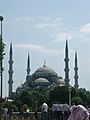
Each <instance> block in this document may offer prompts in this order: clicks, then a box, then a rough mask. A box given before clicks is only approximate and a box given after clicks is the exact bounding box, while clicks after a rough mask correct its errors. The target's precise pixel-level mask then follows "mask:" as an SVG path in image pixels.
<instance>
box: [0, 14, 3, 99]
mask: <svg viewBox="0 0 90 120" xmlns="http://www.w3.org/2000/svg"><path fill="white" fill-rule="evenodd" d="M0 21H1V55H0V56H1V64H0V65H1V66H0V67H1V97H2V71H3V67H2V59H3V58H2V52H3V51H2V47H3V46H2V44H3V42H2V21H3V17H2V16H0Z"/></svg>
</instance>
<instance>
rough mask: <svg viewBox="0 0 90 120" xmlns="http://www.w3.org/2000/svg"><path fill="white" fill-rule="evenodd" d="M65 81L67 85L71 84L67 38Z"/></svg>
mask: <svg viewBox="0 0 90 120" xmlns="http://www.w3.org/2000/svg"><path fill="white" fill-rule="evenodd" d="M64 61H65V69H64V71H65V79H64V80H65V83H66V85H67V86H69V81H70V79H69V58H68V42H67V39H66V47H65V59H64Z"/></svg>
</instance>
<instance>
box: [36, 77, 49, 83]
mask: <svg viewBox="0 0 90 120" xmlns="http://www.w3.org/2000/svg"><path fill="white" fill-rule="evenodd" d="M43 82H44V83H48V82H49V81H48V80H47V79H46V78H37V79H36V80H35V83H43Z"/></svg>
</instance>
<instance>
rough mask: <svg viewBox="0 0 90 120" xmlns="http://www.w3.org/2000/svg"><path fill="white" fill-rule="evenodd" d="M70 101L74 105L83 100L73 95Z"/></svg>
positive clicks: (81, 102)
mask: <svg viewBox="0 0 90 120" xmlns="http://www.w3.org/2000/svg"><path fill="white" fill-rule="evenodd" d="M72 103H75V104H76V105H78V104H83V101H82V99H81V98H80V97H73V98H72Z"/></svg>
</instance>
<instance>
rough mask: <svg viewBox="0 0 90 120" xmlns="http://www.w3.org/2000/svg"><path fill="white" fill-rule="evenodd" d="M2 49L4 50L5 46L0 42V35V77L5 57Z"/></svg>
mask: <svg viewBox="0 0 90 120" xmlns="http://www.w3.org/2000/svg"><path fill="white" fill-rule="evenodd" d="M4 48H5V44H4V43H3V42H2V40H1V35H0V75H1V72H2V71H3V66H2V67H1V65H2V62H3V59H4V55H5V53H4Z"/></svg>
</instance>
